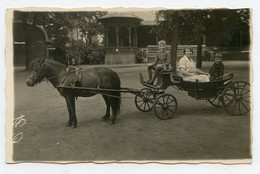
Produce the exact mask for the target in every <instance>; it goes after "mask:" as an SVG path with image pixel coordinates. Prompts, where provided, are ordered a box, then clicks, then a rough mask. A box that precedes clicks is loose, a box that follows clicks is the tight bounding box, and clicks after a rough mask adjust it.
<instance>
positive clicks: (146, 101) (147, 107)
mask: <svg viewBox="0 0 260 174" xmlns="http://www.w3.org/2000/svg"><path fill="white" fill-rule="evenodd" d="M154 98H155V97H154V94H153V91H152V90H151V89H149V88H144V89H141V94H140V95H136V96H135V106H136V107H137V109H139V110H140V111H142V112H149V111H151V110H152V109H153V102H154Z"/></svg>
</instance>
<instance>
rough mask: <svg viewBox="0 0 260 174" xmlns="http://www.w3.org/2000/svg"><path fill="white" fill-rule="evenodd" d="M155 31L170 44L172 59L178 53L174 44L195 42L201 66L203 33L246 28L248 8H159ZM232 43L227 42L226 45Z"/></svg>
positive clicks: (208, 33) (248, 19) (232, 31)
mask: <svg viewBox="0 0 260 174" xmlns="http://www.w3.org/2000/svg"><path fill="white" fill-rule="evenodd" d="M155 21H156V22H157V24H158V25H157V26H156V27H155V28H154V29H153V31H154V32H156V33H158V35H159V36H160V37H161V38H162V39H166V41H167V42H169V43H171V46H172V52H173V53H172V57H173V61H176V57H177V44H179V43H180V44H184V43H185V44H197V45H198V57H197V67H201V44H202V35H206V36H207V35H213V36H214V35H216V34H217V33H231V34H232V33H234V31H237V30H244V31H245V32H246V31H247V32H248V29H249V22H250V11H249V9H232V10H231V9H203V10H160V11H157V12H156V19H155ZM232 44H233V43H232V42H230V43H226V46H229V45H232Z"/></svg>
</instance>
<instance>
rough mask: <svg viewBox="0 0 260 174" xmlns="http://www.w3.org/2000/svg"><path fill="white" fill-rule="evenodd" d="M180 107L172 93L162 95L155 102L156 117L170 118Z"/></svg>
mask: <svg viewBox="0 0 260 174" xmlns="http://www.w3.org/2000/svg"><path fill="white" fill-rule="evenodd" d="M177 107H178V103H177V100H176V98H175V97H174V96H173V95H171V94H167V93H165V94H162V95H160V96H159V97H158V98H157V99H156V100H155V101H154V104H153V109H154V113H155V115H156V117H158V118H159V119H161V120H166V119H170V118H172V117H173V116H174V114H175V112H176V110H177Z"/></svg>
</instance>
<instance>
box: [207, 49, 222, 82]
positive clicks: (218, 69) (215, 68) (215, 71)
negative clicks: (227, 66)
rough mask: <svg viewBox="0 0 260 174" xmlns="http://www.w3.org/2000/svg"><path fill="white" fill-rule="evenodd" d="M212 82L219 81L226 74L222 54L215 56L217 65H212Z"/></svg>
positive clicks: (210, 72)
mask: <svg viewBox="0 0 260 174" xmlns="http://www.w3.org/2000/svg"><path fill="white" fill-rule="evenodd" d="M209 74H210V81H214V80H219V79H221V78H222V76H223V74H224V65H223V63H222V54H221V53H217V54H216V55H215V63H214V64H213V65H212V67H211V69H210V71H209Z"/></svg>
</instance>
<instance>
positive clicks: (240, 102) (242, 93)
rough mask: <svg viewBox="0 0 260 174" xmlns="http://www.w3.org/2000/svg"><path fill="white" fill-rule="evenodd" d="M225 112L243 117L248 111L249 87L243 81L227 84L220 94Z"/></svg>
mask: <svg viewBox="0 0 260 174" xmlns="http://www.w3.org/2000/svg"><path fill="white" fill-rule="evenodd" d="M222 102H223V106H224V108H225V110H226V111H227V112H228V113H230V114H233V115H243V114H246V113H248V112H249V111H250V85H249V83H247V82H244V81H237V82H233V83H231V84H229V85H228V86H227V87H226V88H225V90H224V91H223V94H222Z"/></svg>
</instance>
